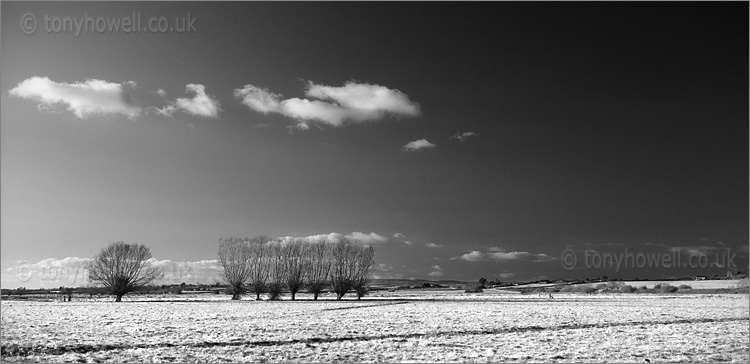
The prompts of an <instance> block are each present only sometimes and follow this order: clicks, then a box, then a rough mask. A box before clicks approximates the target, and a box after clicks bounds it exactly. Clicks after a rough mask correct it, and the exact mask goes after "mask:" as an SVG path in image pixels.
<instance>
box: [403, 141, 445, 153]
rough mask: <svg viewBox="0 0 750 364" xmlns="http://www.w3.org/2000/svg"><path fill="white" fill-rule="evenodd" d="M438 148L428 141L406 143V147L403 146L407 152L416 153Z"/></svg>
mask: <svg viewBox="0 0 750 364" xmlns="http://www.w3.org/2000/svg"><path fill="white" fill-rule="evenodd" d="M436 146H437V145H435V144H432V143H430V142H428V141H427V139H419V140H415V141H411V142H408V143H406V145H404V146H403V149H404V151H407V152H414V151H417V150H420V149H426V148H435V147H436Z"/></svg>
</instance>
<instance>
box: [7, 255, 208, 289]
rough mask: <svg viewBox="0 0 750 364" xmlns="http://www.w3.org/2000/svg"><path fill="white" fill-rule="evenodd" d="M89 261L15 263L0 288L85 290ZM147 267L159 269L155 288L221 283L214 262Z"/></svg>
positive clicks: (155, 262) (152, 263)
mask: <svg viewBox="0 0 750 364" xmlns="http://www.w3.org/2000/svg"><path fill="white" fill-rule="evenodd" d="M91 260H92V259H91V258H78V257H67V258H64V259H57V258H47V259H44V260H41V261H39V262H36V263H29V262H25V261H21V262H16V264H15V265H13V266H11V267H9V268H8V269H6V272H7V273H5V272H4V273H3V275H2V285H3V286H4V287H5V286H10V287H19V286H24V287H27V288H56V287H60V286H64V287H84V286H87V285H91V284H94V282H91V281H89V279H88V278H89V277H88V269H86V264H87V263H88V262H89V261H91ZM148 264H149V266H150V267H157V268H161V269H162V271H163V272H164V275H163V276H162V278H160V279H158V280H157V281H155V282H154V283H155V284H179V283H182V282H185V283H215V282H216V281H222V278H221V273H222V268H221V266H220V265H219V263H218V261H217V260H216V259H212V260H198V261H182V262H179V261H172V260H169V259H166V260H159V259H156V258H151V259H149V260H148Z"/></svg>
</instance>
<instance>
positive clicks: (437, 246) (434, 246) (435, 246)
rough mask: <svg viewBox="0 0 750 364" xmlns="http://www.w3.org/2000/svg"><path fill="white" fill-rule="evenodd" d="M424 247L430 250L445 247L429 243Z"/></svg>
mask: <svg viewBox="0 0 750 364" xmlns="http://www.w3.org/2000/svg"><path fill="white" fill-rule="evenodd" d="M424 246H426V247H428V248H442V247H443V246H442V245H440V244H435V243H427V244H425V245H424Z"/></svg>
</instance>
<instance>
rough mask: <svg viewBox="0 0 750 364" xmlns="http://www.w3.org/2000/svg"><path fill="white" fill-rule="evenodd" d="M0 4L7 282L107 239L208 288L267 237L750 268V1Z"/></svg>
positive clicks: (492, 257) (504, 274) (57, 276)
mask: <svg viewBox="0 0 750 364" xmlns="http://www.w3.org/2000/svg"><path fill="white" fill-rule="evenodd" d="M1 6H2V9H1V10H2V15H1V16H2V24H1V30H2V32H1V33H0V50H1V52H0V75H1V77H0V105H1V107H0V168H1V173H0V191H1V196H0V197H1V198H0V201H1V211H0V226H1V230H0V231H1V233H0V251H1V254H0V266H1V267H2V287H3V288H15V287H19V286H25V287H58V286H79V285H85V284H89V282H87V280H86V277H85V271H84V270H83V265H84V264H85V262H86V261H87V259H90V258H91V257H93V256H94V255H95V254H96V253H97V252H98V251H99V250H100V249H102V248H103V247H105V246H106V245H108V244H110V243H113V242H116V241H124V242H126V243H143V244H146V245H147V246H149V247H150V249H151V252H152V254H153V257H154V258H153V264H155V265H157V266H161V267H163V268H164V270H165V273H166V275H165V278H164V279H163V281H162V282H165V283H169V282H172V283H180V282H203V283H213V282H216V281H217V280H219V278H218V276H219V272H218V270H217V266H216V256H217V246H218V239H219V238H222V237H252V236H256V235H268V236H271V237H275V238H281V237H308V238H309V239H313V238H314V237H320V236H326V237H330V238H332V239H338V238H341V237H347V238H349V239H350V240H355V241H360V242H362V243H364V244H370V245H373V246H375V247H376V267H375V272H374V276H375V277H377V278H406V279H408V278H415V279H448V280H468V281H474V280H477V279H479V278H480V277H484V278H487V279H488V280H501V281H516V282H523V281H531V280H538V279H558V278H564V279H572V278H586V277H599V276H602V275H607V276H609V277H620V278H623V279H632V278H634V277H638V278H651V279H664V278H672V277H692V276H695V275H715V274H719V275H725V274H726V272H727V270H731V271H742V272H747V271H748V230H749V229H748V221H749V217H750V216H748V201H749V196H748V165H749V164H748V135H749V133H748V132H749V130H748V99H749V98H750V97H749V95H748V78H749V77H748V68H749V67H748V43H749V42H748V31H747V29H748V10H747V4H746V3H742V2H737V3H657V4H650V3H467V4H464V3H462V4H458V3H430V4H427V3H407V4H399V3H339V2H334V3H286V2H282V3H237V2H232V3H219V4H210V5H208V4H205V3H200V2H187V3H180V2H168V3H140V2H118V3H91V2H85V3H61V2H54V3H44V2H42V3H16V2H3V3H2V5H1ZM123 18H129V19H132V20H128V22H132V24H137V25H138V26H140V27H148V26H151V28H148V29H146V30H147V31H144V32H133V31H132V29H131V30H130V31H126V29H125V25H126V23H125V21H124V20H122V19H123ZM113 19H114V20H117V21H121V22H122V23H121V25H122V26H123V28H120V29H112V28H106V27H105V26H107V22H112V21H114V20H113ZM152 19H153V20H154V21H150V20H152ZM79 23H80V24H81V26H80V27H79V28H75V25H76V24H79ZM84 25H85V27H86V28H84ZM161 26H163V28H162V29H159V27H161ZM98 27H99V28H98ZM169 27H171V28H172V31H169V30H170V29H169ZM76 29H78V30H76ZM160 30H165V31H164V32H160ZM27 33H31V34H27ZM607 256H609V259H610V260H609V265H607V263H606V262H607V261H606V259H607V258H606V257H607ZM618 257H619V258H620V263H619V264H618V265H617V266H615V265H614V264H613V263H612V262H613V261H615V262H616V261H617V259H618ZM666 257H669V258H666ZM680 257H681V258H680ZM648 259H651V260H648ZM653 259H656V260H658V261H659V265H655V263H654V262H653V261H652V260H653ZM647 260H648V261H647ZM666 260H669V261H671V262H672V266H667V267H665V264H664V263H665V262H666ZM675 262H679V264H675ZM675 265H676V266H675Z"/></svg>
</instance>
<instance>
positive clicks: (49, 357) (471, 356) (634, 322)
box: [1, 290, 750, 362]
mask: <svg viewBox="0 0 750 364" xmlns="http://www.w3.org/2000/svg"><path fill="white" fill-rule="evenodd" d="M492 291H493V290H488V291H486V292H485V293H480V294H464V293H463V292H460V291H433V292H427V291H423V292H420V291H414V292H409V291H404V292H398V291H397V292H394V293H391V292H375V293H373V296H372V297H369V298H368V299H367V300H362V301H355V300H353V299H352V298H351V297H349V298H348V300H344V301H338V302H337V301H331V300H328V299H326V300H324V301H318V302H313V301H309V300H303V301H297V302H292V301H281V302H269V301H261V302H256V301H253V300H249V299H248V298H246V300H243V301H240V302H231V301H229V300H228V296H224V295H194V296H191V295H179V296H177V295H172V296H167V297H164V296H159V297H150V298H148V299H147V300H144V299H143V298H142V297H131V298H130V301H128V298H127V296H126V298H125V299H124V301H125V302H122V303H114V302H103V301H89V302H85V301H82V302H75V301H74V302H70V303H67V302H66V303H63V302H38V301H36V302H35V301H28V302H25V301H3V302H2V350H1V354H2V359H3V360H4V361H42V362H103V361H118V362H121V361H138V362H172V361H201V362H242V361H252V362H264V361H271V362H279V361H293V362H311V361H347V362H351V361H356V362H360V361H368V362H369V361H397V362H404V361H429V362H445V361H451V362H502V361H543V362H588V361H592V362H597V361H625V362H645V361H646V359H648V360H649V361H650V362H656V361H712V362H717V361H732V362H747V361H748V360H750V354H749V350H750V348H748V339H749V338H750V337H749V333H748V331H749V327H750V317H749V315H750V314H749V312H750V305H749V302H750V301H749V300H748V296H747V295H742V294H734V295H636V294H612V295H580V294H559V293H558V294H554V298H552V299H550V298H549V297H548V296H547V295H537V294H528V295H522V294H512V293H502V292H492ZM301 298H303V299H306V298H308V297H306V295H302V297H301ZM198 299H200V300H206V301H195V300H198ZM209 299H210V300H209ZM149 300H150V301H149ZM160 300H161V301H160Z"/></svg>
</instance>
